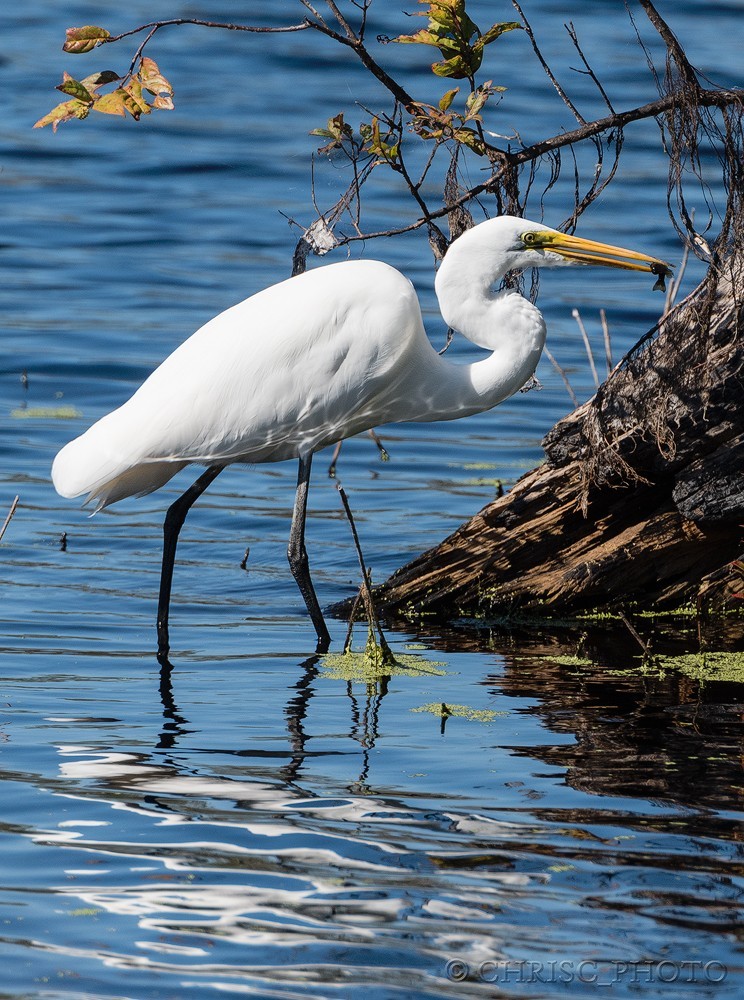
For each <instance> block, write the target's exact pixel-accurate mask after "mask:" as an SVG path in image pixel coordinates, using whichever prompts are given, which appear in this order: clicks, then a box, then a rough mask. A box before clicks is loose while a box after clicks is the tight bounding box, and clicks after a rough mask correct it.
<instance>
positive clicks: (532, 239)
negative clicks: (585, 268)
mask: <svg viewBox="0 0 744 1000" xmlns="http://www.w3.org/2000/svg"><path fill="white" fill-rule="evenodd" d="M518 242H519V244H520V246H519V250H520V251H521V252H522V253H523V254H524V259H526V260H527V261H528V263H527V265H526V266H528V267H529V266H532V267H560V266H561V265H566V264H568V265H572V264H597V265H600V266H602V267H619V268H623V269H624V270H626V271H646V272H650V273H651V274H656V275H658V277H659V281H660V282H661V284H662V287H663V279H664V278H666V277H670V276H671V274H672V269H671V268H670V266H669V265H668V264H666V263H665V262H664V261H663V260H658V259H657V258H656V257H649V256H648V254H645V253H638V252H637V251H635V250H625V249H624V248H623V247H615V246H610V245H609V244H607V243H597V242H596V241H595V240H585V239H583V238H581V237H579V236H569V235H568V234H567V233H559V232H558V231H557V230H556V229H548V228H546V227H544V226H536V225H534V224H532V223H528V222H525V224H524V227H523V231H522V232H521V233H520V234H519V240H518ZM530 261H531V264H530V263H529V262H530Z"/></svg>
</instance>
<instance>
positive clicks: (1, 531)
mask: <svg viewBox="0 0 744 1000" xmlns="http://www.w3.org/2000/svg"><path fill="white" fill-rule="evenodd" d="M19 500H20V497H19V496H18V495H16V497H15V500H14V501H13V503H12V504H11V505H10V510H9V511H8V514H7V517H6V518H5V520H4V521H3V526H2V528H0V541H1V540H2V537H3V535H4V534H5V529H6V528H7V527H8V525H9V524H10V519H11V518H12V517H13V515H14V514H15V512H16V507H17V506H18V501H19Z"/></svg>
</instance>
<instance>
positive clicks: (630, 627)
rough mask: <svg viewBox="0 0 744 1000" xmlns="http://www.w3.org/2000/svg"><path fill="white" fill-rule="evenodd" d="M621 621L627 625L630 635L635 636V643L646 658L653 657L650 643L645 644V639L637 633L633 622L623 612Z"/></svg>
mask: <svg viewBox="0 0 744 1000" xmlns="http://www.w3.org/2000/svg"><path fill="white" fill-rule="evenodd" d="M620 621H621V622H622V623H623V625H625V627H626V628H627V630H628V631H629V632H630V634H631V635H632V636H633V638H634V639H635V641H636V642H637V643H638V645H639V646H640V647H641V649H642V650H643V655H644V656H645V657H648V656H650V655H651V644H650V643H648V642H644V641H643V639H642V638H641V637H640V635H639V634H638V632H637V630H636V628H635V626H634V625H633V623H632V622H631V620H630V619H629V618H628V616H627V615H626V614H625V612H624V611H622V610H621V611H620Z"/></svg>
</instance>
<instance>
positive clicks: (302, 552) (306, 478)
mask: <svg viewBox="0 0 744 1000" xmlns="http://www.w3.org/2000/svg"><path fill="white" fill-rule="evenodd" d="M312 461H313V457H312V455H308V457H307V458H300V467H299V470H298V472H297V493H296V494H295V503H294V511H293V513H292V527H291V529H290V532H289V547H288V548H287V558H288V559H289V566H290V569H291V570H292V576H293V577H294V578H295V582H296V583H297V586H298V587H299V588H300V593H301V594H302V598H303V600H304V601H305V606H306V607H307V610H308V613H309V615H310V618H311V619H312V623H313V625H314V626H315V631H316V633H317V636H318V645H317V647H316V651H317V652H318V653H325V652H326V651H327V649H328V647H329V646H330V644H331V636H330V633H329V632H328V629H327V628H326V623H325V621H324V620H323V613H322V611H321V610H320V605H319V604H318V598H317V597H316V596H315V590H314V589H313V581H312V580H311V579H310V565H309V563H308V559H307V550H306V549H305V513H306V511H307V488H308V484H309V482H310V467H311V465H312Z"/></svg>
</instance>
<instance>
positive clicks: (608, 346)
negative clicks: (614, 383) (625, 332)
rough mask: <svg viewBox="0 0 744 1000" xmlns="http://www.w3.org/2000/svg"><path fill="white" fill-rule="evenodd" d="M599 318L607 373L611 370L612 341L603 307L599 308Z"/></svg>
mask: <svg viewBox="0 0 744 1000" xmlns="http://www.w3.org/2000/svg"><path fill="white" fill-rule="evenodd" d="M599 318H600V320H601V322H602V337H603V339H604V349H605V363H606V364H607V374H608V375H609V374H610V373H611V372H612V342H611V340H610V326H609V324H608V322H607V313H606V312H605V310H604V309H600V310H599Z"/></svg>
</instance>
